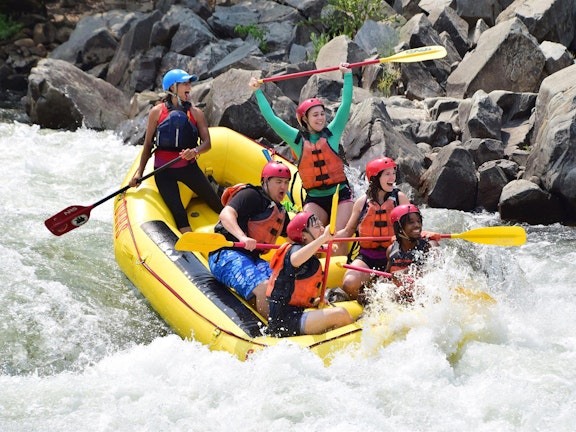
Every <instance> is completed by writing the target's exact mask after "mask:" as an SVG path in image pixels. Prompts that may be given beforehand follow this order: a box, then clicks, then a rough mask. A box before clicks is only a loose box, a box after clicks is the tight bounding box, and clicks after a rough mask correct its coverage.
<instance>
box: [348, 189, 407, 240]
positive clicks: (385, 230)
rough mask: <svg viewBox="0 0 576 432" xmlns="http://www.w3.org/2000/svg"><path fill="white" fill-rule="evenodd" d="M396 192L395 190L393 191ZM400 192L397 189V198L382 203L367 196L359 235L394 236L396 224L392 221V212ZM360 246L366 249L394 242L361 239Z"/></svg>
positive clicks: (359, 226) (359, 225)
mask: <svg viewBox="0 0 576 432" xmlns="http://www.w3.org/2000/svg"><path fill="white" fill-rule="evenodd" d="M392 194H394V192H392ZM397 197H398V192H397V191H396V199H390V198H387V199H385V200H384V202H383V203H382V205H380V204H378V203H377V202H376V201H373V200H371V199H368V198H366V202H365V203H364V208H363V210H362V212H363V213H364V215H363V216H362V215H361V216H360V223H359V224H358V236H359V237H388V236H389V237H392V236H393V235H394V226H393V225H392V222H391V221H390V212H391V211H392V209H393V208H394V207H395V206H396V205H397V202H398V198H397ZM359 243H360V247H362V248H365V249H377V248H387V247H388V246H390V244H391V243H392V240H385V241H372V240H365V241H360V242H359Z"/></svg>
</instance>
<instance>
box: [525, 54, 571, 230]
mask: <svg viewBox="0 0 576 432" xmlns="http://www.w3.org/2000/svg"><path fill="white" fill-rule="evenodd" d="M575 130H576V65H574V66H570V67H569V68H566V69H563V70H561V71H559V72H556V73H555V74H554V75H551V76H549V77H548V78H546V79H545V80H544V81H543V82H542V87H541V89H540V92H539V93H538V98H537V99H536V121H535V125H534V133H533V136H532V151H531V153H530V156H529V157H528V161H527V163H526V171H525V173H524V178H525V179H528V180H530V179H531V178H533V177H536V178H539V179H540V182H541V185H542V187H543V188H544V189H545V190H546V191H548V192H550V193H552V194H553V195H556V196H558V197H561V199H562V202H563V203H564V205H565V207H566V210H567V212H568V213H569V215H570V219H571V220H576V139H575V138H574V135H575V133H574V131H575Z"/></svg>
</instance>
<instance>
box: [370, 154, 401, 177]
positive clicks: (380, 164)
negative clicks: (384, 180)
mask: <svg viewBox="0 0 576 432" xmlns="http://www.w3.org/2000/svg"><path fill="white" fill-rule="evenodd" d="M388 168H398V165H396V162H394V159H392V158H389V157H381V158H378V159H373V160H371V161H370V162H368V163H367V164H366V178H367V179H368V181H370V180H371V179H372V177H378V175H379V174H380V173H381V172H382V171H384V170H385V169H388Z"/></svg>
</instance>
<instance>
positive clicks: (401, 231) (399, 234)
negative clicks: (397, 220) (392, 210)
mask: <svg viewBox="0 0 576 432" xmlns="http://www.w3.org/2000/svg"><path fill="white" fill-rule="evenodd" d="M398 237H400V238H403V239H404V240H408V241H409V242H412V243H416V242H417V241H418V240H419V239H420V237H418V238H412V237H409V236H408V234H406V232H405V231H404V228H400V232H399V233H398Z"/></svg>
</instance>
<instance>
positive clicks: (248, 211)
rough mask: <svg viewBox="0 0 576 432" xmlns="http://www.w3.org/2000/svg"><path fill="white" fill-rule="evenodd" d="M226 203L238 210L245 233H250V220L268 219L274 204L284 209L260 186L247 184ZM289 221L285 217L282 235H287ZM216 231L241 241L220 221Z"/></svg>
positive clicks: (227, 237)
mask: <svg viewBox="0 0 576 432" xmlns="http://www.w3.org/2000/svg"><path fill="white" fill-rule="evenodd" d="M226 205H228V206H230V207H232V208H233V209H234V210H236V213H238V226H239V227H240V228H242V231H244V232H245V233H248V221H250V220H252V221H255V220H262V219H266V218H267V217H268V216H270V214H271V212H272V210H273V209H274V206H276V207H277V208H278V209H279V210H280V211H283V210H284V208H283V206H282V204H277V203H275V202H274V201H272V200H271V199H270V198H269V197H268V195H266V194H265V193H264V191H263V190H262V187H260V186H247V187H245V188H244V189H242V190H239V191H238V192H236V194H235V195H234V196H233V197H232V198H231V199H230V201H228V203H227V204H226ZM288 222H290V218H288V217H286V218H285V219H284V227H283V228H282V233H281V235H282V236H286V227H287V226H288ZM214 231H215V232H217V233H220V234H223V235H224V236H225V237H226V239H227V240H229V241H233V242H237V241H239V239H237V238H236V237H235V236H233V235H232V234H230V233H229V232H228V231H227V230H226V229H225V228H224V227H223V226H222V223H220V222H218V223H217V224H216V226H215V227H214Z"/></svg>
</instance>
